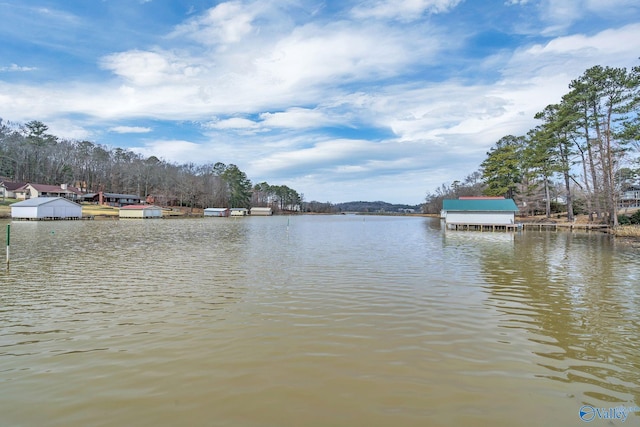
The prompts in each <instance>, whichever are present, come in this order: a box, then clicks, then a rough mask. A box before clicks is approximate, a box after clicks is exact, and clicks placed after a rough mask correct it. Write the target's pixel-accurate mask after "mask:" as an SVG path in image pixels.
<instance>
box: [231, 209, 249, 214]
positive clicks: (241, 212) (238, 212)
mask: <svg viewBox="0 0 640 427" xmlns="http://www.w3.org/2000/svg"><path fill="white" fill-rule="evenodd" d="M230 212H231V216H247V213H248V210H247V209H246V208H231V209H230Z"/></svg>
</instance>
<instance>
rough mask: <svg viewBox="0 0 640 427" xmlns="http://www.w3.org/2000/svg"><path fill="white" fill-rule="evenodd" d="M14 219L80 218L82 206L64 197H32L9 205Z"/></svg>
mask: <svg viewBox="0 0 640 427" xmlns="http://www.w3.org/2000/svg"><path fill="white" fill-rule="evenodd" d="M11 218H14V219H80V218H82V206H80V205H79V204H77V203H75V202H72V201H71V200H68V199H65V198H64V197H34V198H31V199H28V200H24V201H22V202H17V203H13V204H12V205H11Z"/></svg>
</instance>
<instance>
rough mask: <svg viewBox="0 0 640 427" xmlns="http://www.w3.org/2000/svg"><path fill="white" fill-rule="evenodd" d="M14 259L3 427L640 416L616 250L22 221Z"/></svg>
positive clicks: (589, 239) (194, 225)
mask: <svg viewBox="0 0 640 427" xmlns="http://www.w3.org/2000/svg"><path fill="white" fill-rule="evenodd" d="M11 242H12V263H11V269H10V271H9V272H8V273H6V272H3V273H2V274H1V275H0V287H1V292H0V324H1V325H2V329H1V331H0V392H2V400H1V401H0V414H1V415H0V425H10V426H34V425H38V426H44V425H46V426H87V425H92V426H102V425H103V426H113V425H131V426H173V425H194V426H209V425H211V426H226V425H228V426H300V425H309V426H327V425H332V426H356V425H362V426H364V425H367V426H389V425H394V426H398V427H400V426H425V425H430V426H439V425H442V426H458V425H492V426H512V425H531V426H534V425H535V426H537V425H582V424H583V421H581V420H580V418H579V416H578V410H579V408H580V407H581V406H582V405H585V404H589V405H593V406H595V407H606V408H608V407H613V406H619V405H624V406H628V407H631V406H640V391H639V389H640V351H639V349H640V339H639V338H638V337H640V316H639V314H638V309H637V307H638V306H639V303H640V296H639V293H640V290H639V286H638V277H639V272H640V261H638V259H637V249H635V248H634V247H633V246H632V245H631V244H626V243H625V242H624V241H613V240H611V238H610V237H608V236H605V235H600V234H595V233H594V234H579V233H575V234H565V233H544V232H543V233H539V232H527V233H522V234H515V235H514V234H506V233H477V232H450V231H446V232H445V231H444V230H442V229H441V228H440V223H439V221H438V220H434V219H426V218H404V217H375V216H366V217H365V216H317V217H310V216H302V217H295V216H294V217H290V218H288V217H267V218H206V219H192V220H148V221H140V220H130V221H127V220H122V221H74V222H40V223H33V222H18V223H16V222H14V223H13V225H12V239H11ZM600 422H604V421H600ZM618 423H619V421H618ZM634 423H635V424H636V425H637V424H640V413H638V414H631V415H629V419H627V421H626V425H634ZM614 425H615V422H614Z"/></svg>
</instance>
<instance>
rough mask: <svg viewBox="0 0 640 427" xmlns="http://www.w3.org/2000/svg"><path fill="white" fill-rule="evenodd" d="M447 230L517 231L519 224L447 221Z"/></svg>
mask: <svg viewBox="0 0 640 427" xmlns="http://www.w3.org/2000/svg"><path fill="white" fill-rule="evenodd" d="M447 228H448V229H449V230H463V231H481V232H482V231H492V232H493V231H517V230H518V229H519V228H520V224H466V223H449V224H447Z"/></svg>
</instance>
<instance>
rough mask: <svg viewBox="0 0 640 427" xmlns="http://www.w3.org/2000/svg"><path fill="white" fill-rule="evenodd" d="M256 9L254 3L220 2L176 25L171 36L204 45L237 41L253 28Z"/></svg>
mask: <svg viewBox="0 0 640 427" xmlns="http://www.w3.org/2000/svg"><path fill="white" fill-rule="evenodd" d="M258 11H259V8H258V7H257V6H256V5H244V4H243V3H242V2H240V1H231V2H225V3H220V4H218V5H217V6H215V7H213V8H211V9H209V10H208V11H207V12H206V13H205V14H204V15H203V16H199V17H197V18H193V19H191V20H189V21H187V22H186V23H184V24H181V25H179V26H177V27H176V29H175V30H174V32H173V33H172V34H171V37H181V36H186V37H188V38H191V39H193V40H196V41H198V42H199V43H202V44H204V45H217V44H222V45H226V44H231V43H237V42H239V41H241V40H242V39H243V38H244V37H245V36H246V35H248V34H250V33H251V31H252V30H253V26H252V21H253V19H254V18H255V14H256V13H257V12H258Z"/></svg>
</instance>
